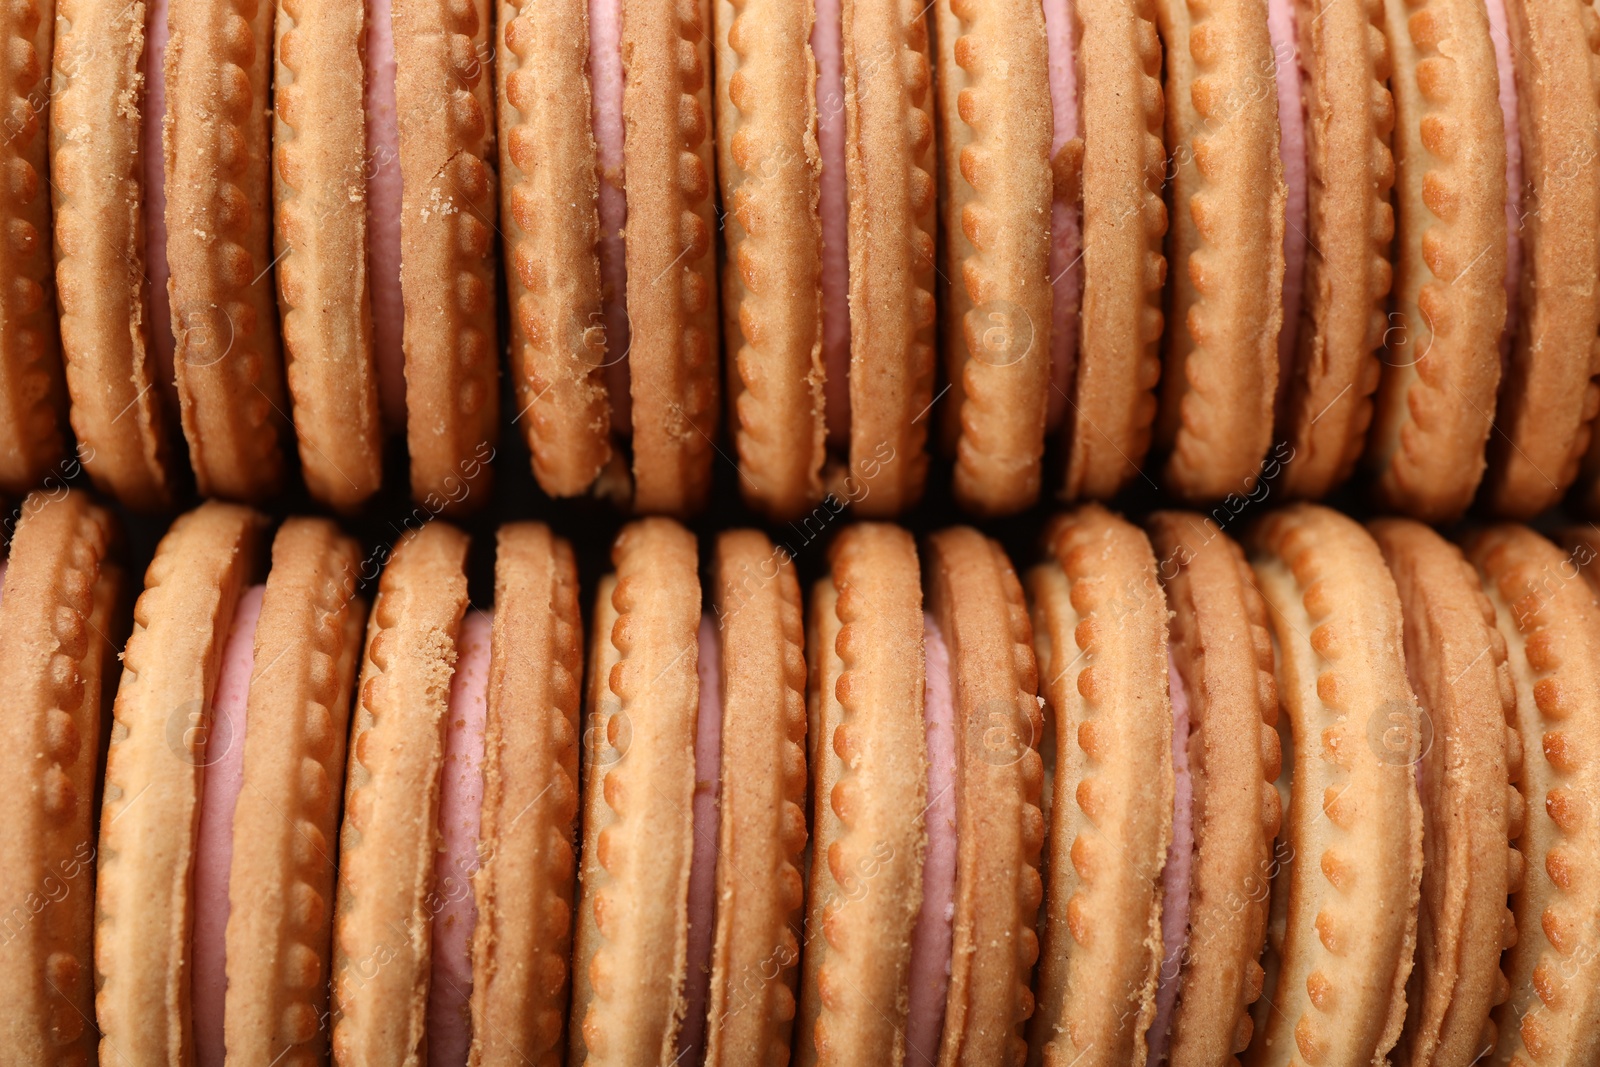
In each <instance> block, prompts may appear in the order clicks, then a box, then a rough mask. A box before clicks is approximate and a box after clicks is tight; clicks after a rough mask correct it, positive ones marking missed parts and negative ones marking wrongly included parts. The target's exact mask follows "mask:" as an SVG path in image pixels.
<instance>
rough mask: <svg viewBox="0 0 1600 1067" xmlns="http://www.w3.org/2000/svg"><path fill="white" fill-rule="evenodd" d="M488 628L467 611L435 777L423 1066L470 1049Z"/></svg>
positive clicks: (460, 1064)
mask: <svg viewBox="0 0 1600 1067" xmlns="http://www.w3.org/2000/svg"><path fill="white" fill-rule="evenodd" d="M493 624H494V615H493V613H492V612H486V611H469V612H467V614H466V616H465V617H464V618H463V619H462V620H461V637H460V639H459V641H458V643H457V645H456V672H455V675H454V676H453V677H452V678H451V679H450V704H449V711H448V712H447V715H448V718H447V721H446V722H445V733H444V769H443V772H442V773H441V774H440V776H439V816H438V818H439V851H438V854H437V856H436V857H435V859H434V868H433V873H434V883H433V900H432V901H431V902H430V909H431V910H432V912H433V973H432V980H431V981H430V982H429V983H428V1062H429V1063H430V1064H433V1065H434V1067H466V1062H467V1052H468V1051H469V1050H470V1049H471V1047H472V1012H471V998H472V931H473V928H474V927H476V926H477V924H478V905H477V901H476V900H475V899H474V898H473V895H472V874H473V872H474V871H476V870H477V869H478V865H479V853H478V839H479V827H480V824H479V816H480V815H481V814H482V811H483V745H484V741H483V735H484V727H485V722H486V718H487V714H488V691H489V637H490V631H491V629H492V628H493Z"/></svg>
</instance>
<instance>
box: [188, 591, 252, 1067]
mask: <svg viewBox="0 0 1600 1067" xmlns="http://www.w3.org/2000/svg"><path fill="white" fill-rule="evenodd" d="M266 590H267V587H266V586H264V585H256V586H251V587H250V588H249V589H247V590H245V592H244V593H243V594H241V595H240V597H239V603H238V606H237V607H236V608H235V609H234V613H233V621H232V623H231V625H230V628H229V630H228V639H227V641H226V643H224V645H223V647H222V667H221V669H220V670H219V671H218V672H217V684H216V690H215V691H214V693H213V694H212V697H211V721H210V722H209V723H205V724H203V726H202V728H203V729H204V730H205V734H206V736H205V740H204V743H203V744H201V745H199V746H197V751H198V753H199V756H198V758H199V759H200V760H201V761H202V766H203V767H204V770H203V771H202V775H203V777H202V784H201V794H200V798H201V803H200V826H199V830H198V831H197V833H196V837H195V849H194V888H193V900H194V935H193V941H192V947H193V962H192V967H193V978H192V982H191V993H190V1003H191V1004H192V1006H193V1012H194V1058H195V1064H196V1067H223V1060H224V1059H225V1049H224V1044H223V1029H222V1027H223V1006H224V1003H225V1001H226V998H227V993H228V975H227V943H226V935H227V931H228V912H229V910H230V909H229V904H228V878H229V872H230V870H231V869H232V866H233V809H234V807H235V805H236V804H237V803H238V801H239V790H240V789H241V788H242V787H243V785H244V738H245V709H246V707H247V705H248V704H249V701H250V682H251V680H252V679H251V676H252V675H253V674H254V673H255V658H256V649H255V644H256V623H257V621H259V620H260V618H261V598H262V596H263V595H264V594H265V593H266Z"/></svg>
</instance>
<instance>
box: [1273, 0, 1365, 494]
mask: <svg viewBox="0 0 1600 1067" xmlns="http://www.w3.org/2000/svg"><path fill="white" fill-rule="evenodd" d="M1297 12H1298V18H1297V19H1296V29H1297V32H1298V37H1299V39H1298V43H1297V46H1296V48H1295V52H1294V54H1293V55H1292V56H1282V55H1279V56H1275V57H1274V61H1275V62H1278V63H1285V62H1294V63H1296V64H1298V66H1299V67H1300V80H1301V91H1302V94H1303V98H1304V127H1305V170H1306V199H1307V205H1306V224H1307V226H1306V228H1307V234H1306V238H1307V239H1306V258H1305V270H1304V276H1303V278H1302V282H1301V293H1302V297H1301V302H1300V307H1299V308H1298V309H1297V310H1295V311H1293V312H1291V313H1292V314H1294V315H1295V316H1296V317H1295V319H1293V320H1291V319H1290V318H1288V317H1287V316H1286V317H1285V319H1284V329H1286V330H1288V329H1293V330H1294V331H1295V337H1294V342H1295V344H1294V348H1293V350H1292V358H1291V362H1290V366H1289V367H1288V369H1287V370H1286V371H1285V378H1286V380H1280V382H1279V392H1280V394H1281V395H1282V396H1283V402H1282V407H1281V408H1280V410H1279V414H1278V418H1279V425H1278V430H1277V435H1278V437H1279V438H1280V439H1282V440H1283V441H1285V442H1287V443H1288V445H1289V447H1290V448H1292V449H1293V452H1292V453H1291V456H1292V459H1291V460H1290V461H1289V462H1287V463H1286V464H1284V473H1283V478H1282V482H1281V485H1282V487H1283V489H1284V491H1285V492H1286V493H1288V494H1290V495H1292V496H1294V497H1301V498H1310V499H1315V498H1317V497H1321V496H1324V495H1326V494H1327V493H1328V492H1329V491H1330V490H1331V489H1333V487H1334V486H1336V485H1338V484H1339V483H1341V482H1343V481H1344V480H1345V479H1347V478H1349V477H1350V473H1351V472H1352V471H1353V470H1355V466H1356V461H1357V460H1358V459H1359V458H1360V456H1361V451H1362V448H1363V446H1364V445H1365V443H1366V438H1367V427H1368V426H1369V425H1371V423H1372V393H1373V391H1374V390H1376V389H1377V388H1378V378H1379V373H1380V363H1379V361H1378V358H1377V356H1376V355H1375V354H1374V349H1376V348H1377V347H1378V346H1379V345H1381V344H1383V343H1384V337H1385V332H1384V331H1385V330H1386V329H1387V327H1388V325H1389V320H1388V319H1387V318H1386V316H1385V310H1386V305H1387V298H1388V295H1389V287H1390V284H1391V282H1392V281H1393V275H1394V268H1393V267H1392V266H1391V265H1390V263H1389V242H1390V241H1391V240H1392V239H1393V238H1394V209H1393V208H1392V207H1391V206H1390V204H1389V191H1390V189H1391V188H1392V187H1393V185H1394V157H1393V155H1391V154H1390V150H1389V139H1390V136H1391V134H1392V133H1393V129H1394V100H1393V97H1391V96H1390V94H1389V74H1390V69H1391V64H1390V60H1389V46H1388V42H1387V41H1386V40H1385V39H1384V36H1383V33H1382V25H1383V10H1382V7H1381V5H1378V4H1368V3H1360V4H1346V3H1342V2H1341V0H1312V2H1311V3H1309V4H1308V5H1306V6H1305V7H1301V8H1297ZM1286 165H1287V164H1286Z"/></svg>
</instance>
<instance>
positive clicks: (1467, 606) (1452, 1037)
mask: <svg viewBox="0 0 1600 1067" xmlns="http://www.w3.org/2000/svg"><path fill="white" fill-rule="evenodd" d="M1370 530H1371V532H1372V535H1373V537H1374V538H1376V540H1377V542H1378V547H1379V548H1380V549H1382V550H1383V556H1384V561H1385V562H1386V563H1387V564H1388V565H1389V571H1390V573H1391V574H1392V575H1393V576H1394V580H1395V586H1396V589H1397V590H1398V592H1399V594H1400V606H1401V610H1402V612H1403V614H1404V616H1405V648H1406V670H1407V674H1408V675H1409V676H1410V678H1411V682H1412V685H1413V686H1414V687H1415V689H1416V694H1417V698H1418V700H1419V702H1420V703H1421V706H1422V716H1423V717H1422V719H1421V725H1422V730H1421V735H1420V737H1419V739H1418V740H1419V748H1420V750H1419V752H1418V753H1417V763H1416V772H1417V787H1418V792H1419V794H1420V796H1421V800H1422V827H1423V835H1422V840H1423V863H1422V898H1421V900H1422V903H1421V907H1420V908H1419V910H1418V913H1417V957H1416V969H1415V971H1414V973H1413V975H1412V979H1411V987H1410V989H1409V990H1408V992H1407V997H1406V999H1407V1005H1406V1008H1407V1012H1406V1025H1405V1029H1404V1030H1403V1031H1402V1032H1401V1036H1400V1043H1399V1045H1398V1046H1397V1047H1396V1050H1395V1062H1396V1063H1401V1064H1431V1063H1440V1064H1443V1063H1472V1062H1474V1061H1475V1060H1476V1059H1477V1058H1478V1057H1479V1056H1481V1055H1482V1054H1483V1053H1484V1052H1485V1051H1486V1050H1488V1049H1490V1048H1492V1047H1493V1046H1494V1034H1493V1027H1492V1026H1490V1023H1489V1013H1490V1011H1491V1009H1493V1008H1494V1007H1495V1005H1496V1004H1498V1003H1500V1002H1503V1001H1504V999H1505V994H1506V989H1507V985H1506V978H1505V975H1504V974H1503V973H1502V972H1501V966H1500V963H1501V955H1500V953H1501V949H1502V948H1505V947H1508V946H1507V945H1506V941H1507V939H1508V937H1509V936H1510V935H1511V934H1512V932H1513V931H1515V929H1516V927H1515V926H1514V925H1513V924H1512V923H1510V922H1509V916H1508V914H1507V911H1506V897H1507V895H1508V894H1509V893H1516V892H1518V891H1520V889H1521V886H1522V883H1523V882H1524V880H1525V875H1524V873H1523V868H1524V864H1523V860H1522V855H1521V853H1519V852H1517V850H1516V849H1515V847H1512V848H1510V849H1509V851H1508V849H1507V842H1508V840H1510V839H1512V838H1514V837H1516V836H1518V835H1519V834H1520V832H1521V827H1522V824H1523V822H1524V806H1523V798H1522V795H1521V793H1519V792H1518V791H1517V788H1516V786H1515V785H1514V784H1513V783H1514V782H1516V781H1517V780H1518V779H1519V778H1520V777H1521V764H1520V761H1521V758H1522V745H1521V742H1520V741H1519V740H1518V739H1517V737H1516V733H1515V724H1516V718H1517V706H1516V696H1515V691H1514V688H1513V685H1512V679H1511V674H1510V671H1509V668H1508V667H1507V664H1506V642H1505V640H1504V638H1503V637H1502V636H1501V635H1500V632H1499V631H1498V630H1497V629H1496V623H1495V613H1494V608H1493V607H1492V606H1491V605H1490V603H1489V600H1488V599H1487V598H1486V597H1485V596H1484V594H1483V590H1482V588H1481V587H1480V586H1479V583H1478V575H1477V572H1476V571H1475V570H1474V569H1473V568H1472V566H1471V564H1469V563H1467V562H1466V560H1465V559H1463V558H1462V556H1461V552H1460V550H1459V549H1457V548H1456V547H1455V546H1454V545H1452V544H1450V543H1449V542H1448V541H1446V540H1444V539H1443V538H1442V537H1440V536H1439V535H1438V534H1436V533H1434V532H1433V531H1432V530H1430V529H1429V528H1428V527H1426V526H1423V525H1422V524H1421V523H1417V522H1412V521H1410V520H1408V519H1380V520H1378V521H1376V522H1374V523H1372V524H1371V526H1370ZM1399 737H1400V734H1393V735H1391V734H1388V733H1387V732H1386V733H1385V740H1386V742H1387V741H1391V740H1397V739H1398V738H1399Z"/></svg>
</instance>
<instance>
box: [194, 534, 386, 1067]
mask: <svg viewBox="0 0 1600 1067" xmlns="http://www.w3.org/2000/svg"><path fill="white" fill-rule="evenodd" d="M360 566H361V559H360V549H359V547H358V546H357V545H356V543H355V542H354V541H353V540H351V539H350V538H348V537H346V536H344V535H343V534H341V533H340V532H339V529H338V528H337V527H336V526H334V525H333V524H332V523H331V522H328V521H327V520H325V519H288V520H286V521H285V522H284V524H283V526H282V527H281V528H280V529H279V531H278V535H277V537H275V538H274V539H273V542H272V571H271V573H270V574H269V575H268V576H267V587H266V592H265V594H264V595H263V596H262V598H261V614H260V615H259V616H258V618H257V620H256V627H255V660H254V668H253V669H254V674H253V677H252V678H251V682H252V683H256V682H261V681H265V682H266V683H267V684H251V685H250V692H249V704H248V709H247V711H246V716H247V718H246V721H247V722H248V724H249V728H248V729H247V731H246V732H245V737H244V742H243V743H244V778H243V786H242V788H240V790H239V793H238V800H237V802H236V804H235V806H234V810H233V829H232V839H233V842H234V848H233V858H232V863H231V865H230V869H229V874H228V904H229V908H228V925H227V933H226V959H227V994H226V1000H225V1010H224V1014H223V1019H222V1022H223V1025H224V1027H225V1036H226V1044H227V1048H228V1050H229V1052H228V1062H229V1063H235V1062H236V1063H239V1064H247V1065H250V1067H269V1065H271V1064H274V1063H282V1062H287V1061H288V1059H289V1057H290V1056H292V1055H295V1054H300V1055H309V1056H311V1057H313V1058H320V1057H323V1056H325V1055H326V1048H327V1029H326V1026H325V1020H326V1018H327V1011H328V1000H327V984H326V978H327V975H328V958H329V947H330V935H331V933H332V929H333V909H332V908H331V907H330V905H331V904H332V902H333V889H334V871H335V869H336V864H335V862H334V861H335V858H336V856H337V854H338V831H339V797H340V794H341V792H342V790H341V786H342V785H343V782H344V766H345V734H346V728H347V727H348V725H349V721H350V695H351V691H352V689H353V688H354V684H355V676H356V663H357V660H358V658H359V656H360V651H361V630H362V627H363V625H364V624H365V622H366V615H367V606H366V602H365V601H364V600H363V599H362V598H361V597H360V596H358V595H357V592H356V586H357V579H358V576H359V568H360ZM308 916H309V919H308Z"/></svg>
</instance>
